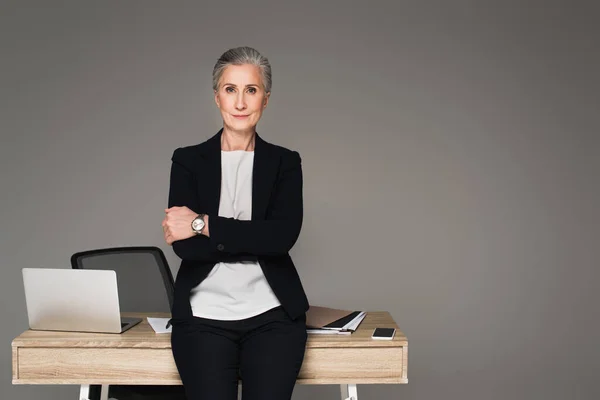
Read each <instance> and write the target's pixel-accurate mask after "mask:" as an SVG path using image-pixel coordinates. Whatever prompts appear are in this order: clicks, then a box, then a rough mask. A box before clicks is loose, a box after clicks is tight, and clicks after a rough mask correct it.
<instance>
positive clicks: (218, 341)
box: [171, 306, 307, 400]
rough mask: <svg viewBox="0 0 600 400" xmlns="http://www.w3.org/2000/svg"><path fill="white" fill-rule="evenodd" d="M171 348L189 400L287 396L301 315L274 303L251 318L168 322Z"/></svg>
mask: <svg viewBox="0 0 600 400" xmlns="http://www.w3.org/2000/svg"><path fill="white" fill-rule="evenodd" d="M172 324H173V330H172V333H171V347H172V350H173V358H174V359H175V364H176V365H177V369H178V371H179V375H180V376H181V380H182V382H183V386H184V388H185V392H186V395H187V399H188V400H236V399H237V394H238V378H241V380H242V399H243V400H289V399H291V397H292V392H293V390H294V385H295V384H296V378H297V376H298V372H300V368H301V366H302V362H303V360H304V351H305V347H306V339H307V333H306V316H305V315H303V316H301V317H300V318H298V319H296V320H292V319H291V318H290V317H289V316H288V315H287V313H286V312H285V311H284V309H283V308H282V307H281V306H279V307H276V308H273V309H271V310H268V311H266V312H264V313H262V314H259V315H256V316H254V317H251V318H246V319H242V320H236V321H221V320H213V319H208V318H199V317H193V318H190V319H186V320H172Z"/></svg>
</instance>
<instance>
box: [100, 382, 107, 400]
mask: <svg viewBox="0 0 600 400" xmlns="http://www.w3.org/2000/svg"><path fill="white" fill-rule="evenodd" d="M100 400H108V385H102V389H101V390H100Z"/></svg>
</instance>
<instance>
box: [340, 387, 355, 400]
mask: <svg viewBox="0 0 600 400" xmlns="http://www.w3.org/2000/svg"><path fill="white" fill-rule="evenodd" d="M340 390H341V392H342V400H358V389H357V388H356V384H354V383H350V384H348V385H340Z"/></svg>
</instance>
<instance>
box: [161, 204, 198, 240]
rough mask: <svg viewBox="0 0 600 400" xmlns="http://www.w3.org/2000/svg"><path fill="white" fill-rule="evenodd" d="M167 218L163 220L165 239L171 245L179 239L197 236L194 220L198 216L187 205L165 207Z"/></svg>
mask: <svg viewBox="0 0 600 400" xmlns="http://www.w3.org/2000/svg"><path fill="white" fill-rule="evenodd" d="M165 214H166V215H165V219H163V221H162V227H163V232H164V235H165V241H166V242H167V244H168V245H169V246H171V245H172V244H173V242H175V241H177V240H183V239H187V238H190V237H192V236H195V235H196V233H195V232H194V231H193V230H192V221H193V220H194V219H195V218H196V217H197V216H198V214H197V213H195V212H193V211H192V210H190V209H189V208H187V207H171V208H166V209H165Z"/></svg>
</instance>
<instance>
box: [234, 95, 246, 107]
mask: <svg viewBox="0 0 600 400" xmlns="http://www.w3.org/2000/svg"><path fill="white" fill-rule="evenodd" d="M235 108H237V109H238V110H243V109H244V108H246V102H245V101H244V95H242V94H240V95H239V96H238V97H237V99H236V102H235Z"/></svg>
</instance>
